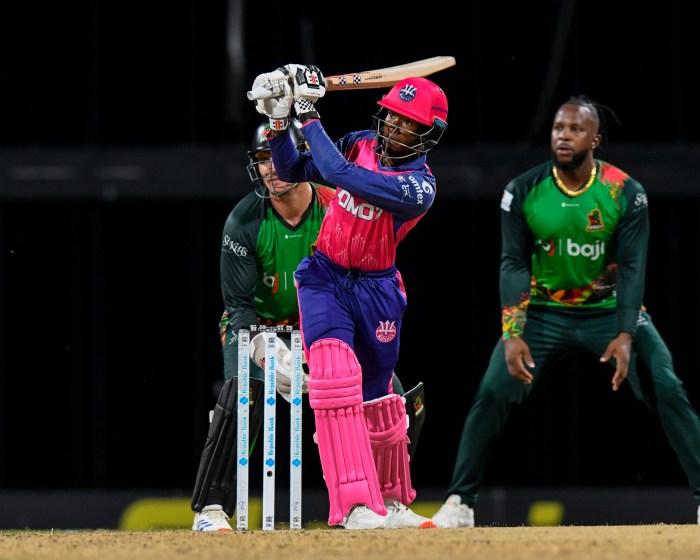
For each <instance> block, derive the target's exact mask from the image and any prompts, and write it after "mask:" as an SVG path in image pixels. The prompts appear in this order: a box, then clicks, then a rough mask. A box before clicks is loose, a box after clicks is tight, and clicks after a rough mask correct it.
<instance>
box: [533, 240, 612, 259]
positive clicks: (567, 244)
mask: <svg viewBox="0 0 700 560" xmlns="http://www.w3.org/2000/svg"><path fill="white" fill-rule="evenodd" d="M535 245H537V246H539V247H541V248H542V250H543V251H544V252H545V253H546V254H547V256H548V257H553V256H555V255H556V254H557V253H560V254H561V253H562V249H563V250H565V251H566V254H567V255H568V256H570V257H585V258H587V259H591V260H592V261H597V260H598V259H599V258H600V257H601V256H603V255H604V254H605V241H601V240H600V239H598V240H596V242H595V243H576V242H575V241H574V240H573V239H566V240H564V239H559V240H558V241H555V240H554V239H548V240H546V241H543V240H542V239H538V240H537V241H535ZM557 246H558V247H559V251H557Z"/></svg>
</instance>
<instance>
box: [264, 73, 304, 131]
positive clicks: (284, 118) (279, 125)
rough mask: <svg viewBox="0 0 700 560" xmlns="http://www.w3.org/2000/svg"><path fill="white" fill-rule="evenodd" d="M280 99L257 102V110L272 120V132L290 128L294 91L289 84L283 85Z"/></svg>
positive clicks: (270, 98) (266, 99)
mask: <svg viewBox="0 0 700 560" xmlns="http://www.w3.org/2000/svg"><path fill="white" fill-rule="evenodd" d="M281 92H282V94H281V96H280V97H267V98H265V99H257V100H256V101H255V110H256V111H257V112H258V113H260V114H261V115H265V116H267V117H268V118H269V120H270V129H271V130H286V129H287V127H288V126H289V113H290V112H291V110H292V102H293V101H294V98H293V97H292V90H291V88H290V87H289V84H288V83H287V82H283V84H282V85H281Z"/></svg>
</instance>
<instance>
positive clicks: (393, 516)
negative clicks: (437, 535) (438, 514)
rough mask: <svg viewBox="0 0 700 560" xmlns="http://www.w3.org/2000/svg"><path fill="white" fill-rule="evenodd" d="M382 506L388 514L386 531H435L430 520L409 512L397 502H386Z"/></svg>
mask: <svg viewBox="0 0 700 560" xmlns="http://www.w3.org/2000/svg"><path fill="white" fill-rule="evenodd" d="M384 505H385V506H386V509H387V511H388V512H389V513H388V515H387V520H386V527H385V528H386V529H437V525H435V523H433V522H432V521H431V520H430V519H428V518H427V517H423V516H422V515H418V514H417V513H415V512H414V511H411V510H410V509H409V508H408V507H407V506H406V505H404V504H402V503H401V502H399V501H397V500H386V501H385V502H384Z"/></svg>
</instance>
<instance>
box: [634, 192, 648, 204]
mask: <svg viewBox="0 0 700 560" xmlns="http://www.w3.org/2000/svg"><path fill="white" fill-rule="evenodd" d="M634 205H635V206H649V199H648V198H647V195H646V194H644V193H637V196H635V197H634Z"/></svg>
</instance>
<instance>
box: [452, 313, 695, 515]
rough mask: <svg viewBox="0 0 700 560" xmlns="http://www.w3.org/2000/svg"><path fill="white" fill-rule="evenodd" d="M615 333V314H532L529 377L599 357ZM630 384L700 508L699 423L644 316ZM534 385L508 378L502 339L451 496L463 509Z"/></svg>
mask: <svg viewBox="0 0 700 560" xmlns="http://www.w3.org/2000/svg"><path fill="white" fill-rule="evenodd" d="M617 333H618V327H617V317H616V315H615V313H614V312H610V311H603V310H600V311H593V310H586V311H585V312H583V311H579V310H577V311H569V310H556V309H548V308H541V307H539V308H535V307H534V306H533V307H530V309H528V315H527V325H526V327H525V334H524V336H523V338H524V340H525V342H527V344H528V346H529V347H530V352H531V353H532V358H533V360H534V362H535V365H536V367H535V368H534V370H531V373H532V374H533V376H534V380H535V382H536V381H537V379H538V378H539V376H540V374H541V373H542V371H543V370H546V369H547V367H548V366H549V365H550V364H552V363H553V362H554V361H555V360H556V358H558V357H560V356H563V355H565V354H567V353H569V352H572V351H576V350H581V349H583V350H588V351H590V352H593V354H595V355H596V356H601V355H602V354H603V352H604V351H605V349H606V347H607V345H608V344H609V342H610V341H611V340H612V339H613V338H615V337H616V336H617ZM627 380H628V381H629V383H630V386H631V388H632V391H633V392H634V395H635V397H636V398H637V399H638V400H640V401H641V402H643V403H644V404H645V405H647V406H648V407H649V408H650V409H651V410H652V411H653V412H654V413H655V414H656V415H657V417H658V418H659V420H660V422H661V426H662V428H663V431H664V433H665V435H666V437H667V438H668V441H669V443H670V444H671V447H672V448H673V450H674V451H675V452H676V455H677V456H678V460H679V462H680V464H681V466H682V467H683V470H684V471H685V473H686V476H687V477H688V481H689V482H690V487H691V489H692V490H693V495H694V497H695V499H696V500H698V501H699V502H700V419H699V418H698V415H697V413H696V412H695V410H694V409H693V407H692V405H691V404H690V402H689V401H688V396H687V394H686V391H685V388H684V387H683V383H682V381H681V380H680V379H678V377H677V376H676V373H675V372H674V369H673V361H672V358H671V354H670V352H669V350H668V348H667V346H666V344H665V343H664V341H663V339H662V338H661V336H660V335H659V333H658V331H657V330H656V327H654V324H653V323H652V321H651V318H650V317H649V315H648V314H647V313H646V312H642V313H641V315H640V318H639V322H638V327H637V334H636V336H635V339H634V345H633V352H632V357H631V360H630V368H629V371H628V374H627ZM533 386H534V382H533V383H532V384H530V385H523V384H522V383H520V382H519V381H516V380H515V379H514V378H513V377H511V375H510V374H509V373H508V368H507V366H506V362H505V353H504V348H503V341H502V340H499V341H498V344H496V347H495V348H494V350H493V353H492V354H491V360H490V361H489V366H488V368H487V370H486V373H485V374H484V377H483V378H482V380H481V383H480V385H479V389H478V391H477V394H476V396H475V398H474V403H473V405H472V407H471V409H470V411H469V414H468V415H467V418H466V420H465V422H464V427H463V430H462V436H461V439H460V443H459V448H458V450H457V459H456V461H455V466H454V471H453V473H452V482H451V483H450V486H449V490H448V492H447V493H446V496H449V495H450V494H459V495H460V496H461V497H462V501H463V502H464V503H466V504H468V505H469V506H470V507H474V505H475V504H476V502H477V500H478V497H479V487H480V486H481V484H482V481H483V478H484V473H485V471H486V467H487V463H488V461H489V459H490V458H491V456H492V454H493V451H494V449H495V445H496V442H497V439H498V437H499V435H500V434H501V432H502V430H503V427H504V425H505V423H506V420H507V419H508V416H509V414H510V411H511V409H512V407H513V405H516V404H520V403H522V402H523V401H524V400H525V398H526V397H527V396H528V394H529V393H530V391H531V390H532V387H533Z"/></svg>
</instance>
